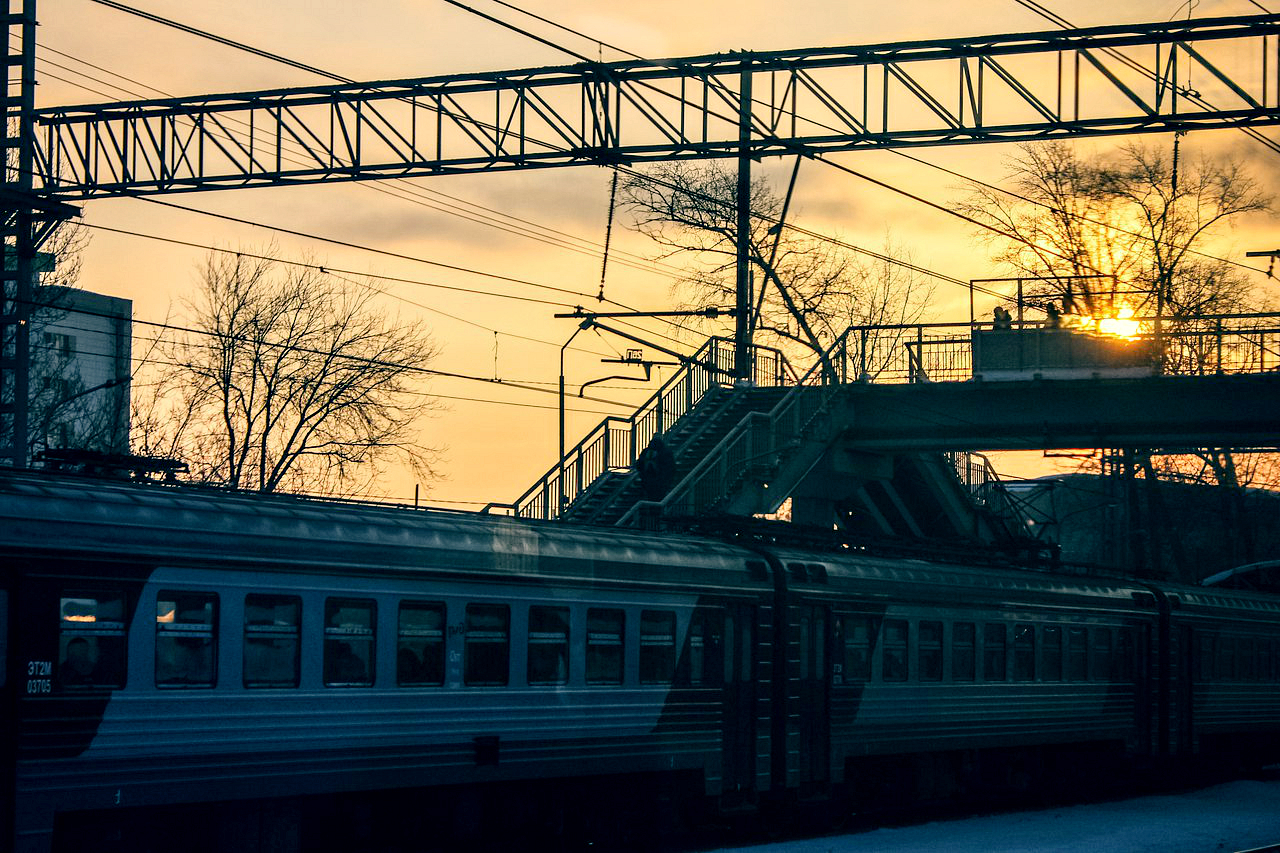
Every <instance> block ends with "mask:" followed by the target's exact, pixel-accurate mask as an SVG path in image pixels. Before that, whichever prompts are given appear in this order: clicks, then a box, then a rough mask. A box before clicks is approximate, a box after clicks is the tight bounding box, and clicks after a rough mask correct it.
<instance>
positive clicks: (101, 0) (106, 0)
mask: <svg viewBox="0 0 1280 853" xmlns="http://www.w3.org/2000/svg"><path fill="white" fill-rule="evenodd" d="M91 2H94V3H97V4H99V5H102V6H106V7H108V8H111V9H116V10H118V11H120V12H127V13H128V14H130V15H136V16H138V17H139V18H145V19H146V20H148V21H152V22H154V23H157V24H163V25H164V26H166V27H172V28H173V29H175V30H182V31H183V32H184V33H190V34H191V35H193V36H197V37H199V38H202V39H208V40H209V41H213V42H217V43H218V44H221V45H225V46H227V47H233V48H235V49H236V50H242V51H244V52H246V53H252V54H254V55H255V56H260V57H262V58H263V59H270V60H271V61H272V62H279V63H280V64H282V65H289V66H292V67H293V68H297V69H299V70H301V71H306V72H308V73H310V74H318V75H319V76H321V77H327V78H329V79H330V80H336V81H337V82H339V83H354V82H356V81H355V80H352V79H350V78H349V77H343V76H342V75H340V74H334V73H332V72H330V71H325V70H324V69H323V68H316V67H315V66H314V65H307V64H306V63H305V62H298V61H297V60H295V59H289V58H288V57H285V56H281V55H280V54H278V53H273V52H271V51H269V50H262V49H261V48H257V47H252V46H250V45H247V44H245V43H244V42H242V41H236V40H235V39H229V38H226V37H225V36H220V35H217V34H215V33H211V32H209V31H207V30H202V29H199V28H197V27H193V26H191V25H189V24H183V23H181V22H179V21H175V20H173V19H171V18H162V17H161V16H159V15H156V14H153V13H151V12H146V11H143V10H142V9H136V8H134V7H133V6H126V5H125V4H124V3H117V2H116V0H91Z"/></svg>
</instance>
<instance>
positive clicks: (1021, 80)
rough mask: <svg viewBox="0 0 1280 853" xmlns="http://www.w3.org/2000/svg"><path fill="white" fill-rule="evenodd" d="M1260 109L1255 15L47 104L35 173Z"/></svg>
mask: <svg viewBox="0 0 1280 853" xmlns="http://www.w3.org/2000/svg"><path fill="white" fill-rule="evenodd" d="M1122 48H1129V49H1130V51H1129V53H1128V54H1127V55H1120V54H1118V53H1117V51H1119V50H1120V49H1122ZM1139 54H1140V55H1139ZM1188 80H1191V81H1192V83H1193V84H1194V86H1195V88H1194V89H1193V88H1192V87H1191V86H1190V85H1188V83H1187V81H1188ZM744 81H747V82H746V83H744ZM748 83H749V85H747V84H748ZM744 89H745V90H746V91H749V92H750V93H751V94H750V95H749V96H748V98H747V100H748V102H749V103H748V104H747V105H746V108H745V109H742V107H743V103H742V102H743V100H744V99H743V98H742V95H741V92H742V91H744ZM1278 94H1280V16H1276V15H1258V16H1248V17H1232V18H1205V19H1200V20H1190V21H1171V22H1165V23H1156V24H1139V25H1126V26H1110V27H1095V28H1091V29H1082V30H1059V31H1052V32H1038V33H1019V34H1011V35H997V36H990V37H983V38H965V39H940V40H932V41H919V42H903V43H897V44H883V45H869V46H863V47H847V48H826V49H817V50H791V51H775V52H768V53H756V52H749V53H729V54H715V55H711V56H697V57H686V58H679V59H667V60H656V61H629V62H617V63H583V64H579V65H573V66H561V67H551V68H538V69H527V70H521V71H507V72H495V73H489V74H472V75H451V76H443V77H430V78H422V79H414V80H393V81H385V82H378V83H365V84H342V85H329V86H316V87H309V88H300V89H279V90H273V91H263V92H251V93H240V94H227V95H204V96H197V97H190V98H171V99H162V100H149V101H134V102H126V103H115V104H100V105H90V106H79V107H57V108H52V109H44V110H40V111H38V113H37V115H36V122H37V130H38V140H37V144H36V158H37V171H38V173H39V179H40V182H41V184H42V186H41V191H42V192H44V193H47V194H51V195H57V196H60V197H63V198H89V197H97V196H119V195H129V194H138V193H158V192H181V191H195V190H212V189H224V188H232V187H247V186H260V185H267V184H296V183H314V182H323V181H350V180H374V179H379V178H397V177H407V176H416V175H432V174H443V173H457V172H481V171H494V170H504V169H520V168H536V167H556V166H572V165H580V164H609V163H616V162H628V163H637V162H647V161H657V160H672V159H691V158H711V157H738V156H740V155H741V154H742V153H743V152H742V147H743V145H744V144H746V145H747V146H748V147H749V154H750V156H752V157H759V156H769V155H777V154H787V153H796V152H815V153H816V152H831V151H848V150H855V149H859V148H896V147H910V146H925V145H949V144H957V143H980V142H996V141H1017V140H1033V139H1044V138H1050V137H1060V136H1084V135H1112V134H1131V133H1146V132H1157V131H1185V130H1193V129H1198V128H1222V127H1253V126H1265V125H1273V124H1276V123H1280V105H1278V103H1277V102H1278V101H1280V97H1278ZM741 116H747V117H749V119H748V120H749V127H748V128H745V132H743V131H744V128H743V127H742V122H741V118H740V117H741ZM744 138H745V140H746V142H745V143H744V141H743V140H744Z"/></svg>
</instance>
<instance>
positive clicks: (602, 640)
mask: <svg viewBox="0 0 1280 853" xmlns="http://www.w3.org/2000/svg"><path fill="white" fill-rule="evenodd" d="M625 625H626V614H625V613H623V612H622V611H621V610H604V609H599V608H594V607H593V608H591V609H589V610H587V683H588V684H621V683H622V649H623V645H622V640H623V636H624V635H623V629H624V627H625Z"/></svg>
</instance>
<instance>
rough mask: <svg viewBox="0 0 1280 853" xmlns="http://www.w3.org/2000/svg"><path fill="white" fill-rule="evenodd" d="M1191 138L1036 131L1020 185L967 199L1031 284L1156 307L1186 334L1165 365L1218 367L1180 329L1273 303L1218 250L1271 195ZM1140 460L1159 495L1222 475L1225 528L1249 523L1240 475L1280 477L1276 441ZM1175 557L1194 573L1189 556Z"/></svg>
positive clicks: (1250, 482) (1153, 311) (1098, 305)
mask: <svg viewBox="0 0 1280 853" xmlns="http://www.w3.org/2000/svg"><path fill="white" fill-rule="evenodd" d="M1181 147H1182V146H1181V145H1178V146H1177V147H1159V146H1157V145H1154V144H1138V143H1131V144H1127V145H1123V146H1121V147H1120V148H1119V149H1117V150H1116V151H1115V152H1114V153H1112V154H1111V155H1109V156H1105V157H1100V158H1097V159H1086V158H1084V157H1081V156H1080V155H1079V154H1078V153H1077V150H1076V149H1075V148H1073V147H1071V146H1069V145H1067V144H1065V143H1062V142H1047V143H1031V144H1028V145H1024V146H1022V147H1021V150H1020V153H1019V154H1018V155H1017V156H1016V157H1014V158H1013V159H1011V161H1010V166H1011V176H1010V183H1011V190H1012V191H1011V192H1010V193H1007V194H1006V193H1002V192H999V191H997V190H994V189H991V188H979V189H977V190H974V191H972V192H971V194H970V195H969V196H968V198H967V199H965V200H964V201H963V202H962V204H961V205H959V207H960V209H961V211H962V212H964V213H966V214H967V215H969V216H971V217H973V218H975V219H978V220H980V221H982V222H985V223H987V224H988V225H989V226H990V229H991V230H987V231H982V232H980V237H981V238H982V239H984V240H986V241H987V242H988V244H989V245H990V247H991V250H992V257H993V258H994V259H995V260H996V261H999V262H1001V263H1003V264H1005V265H1006V266H1007V267H1008V268H1010V269H1012V270H1013V271H1015V272H1016V273H1017V274H1020V275H1025V276H1028V277H1030V278H1036V277H1039V278H1041V279H1042V280H1041V282H1040V284H1039V287H1038V291H1037V288H1035V287H1033V288H1031V292H1032V293H1033V294H1035V295H1038V296H1041V297H1043V298H1044V299H1046V300H1053V301H1057V300H1060V299H1061V300H1063V301H1064V302H1070V303H1071V304H1072V305H1073V306H1074V309H1075V311H1076V312H1077V313H1080V314H1087V315H1091V316H1092V317H1094V318H1097V317H1102V316H1106V315H1107V314H1108V313H1111V312H1114V311H1116V310H1117V309H1119V308H1121V307H1128V308H1130V309H1132V310H1133V311H1134V312H1135V313H1136V314H1138V315H1147V316H1159V317H1160V318H1161V324H1162V329H1163V331H1164V332H1166V333H1173V334H1172V335H1169V334H1166V335H1165V339H1166V341H1168V340H1170V339H1171V338H1172V339H1173V340H1176V341H1177V345H1171V346H1166V347H1165V350H1164V352H1163V353H1162V358H1163V369H1164V371H1165V372H1167V373H1200V372H1213V371H1215V370H1216V369H1217V364H1216V361H1215V359H1216V358H1217V355H1216V353H1215V347H1214V346H1213V342H1212V339H1211V336H1206V337H1205V338H1204V339H1203V341H1204V342H1203V345H1199V346H1198V345H1197V343H1196V341H1197V338H1196V337H1195V336H1193V335H1185V336H1178V334H1177V333H1178V332H1179V331H1189V330H1193V329H1195V328H1196V325H1195V324H1196V323H1197V318H1198V317H1202V316H1204V315H1214V314H1229V313H1247V312H1255V311H1260V310H1273V306H1270V305H1268V303H1267V301H1266V298H1265V295H1264V294H1262V293H1261V292H1259V290H1258V289H1257V288H1255V287H1254V286H1253V285H1252V284H1251V282H1250V280H1249V279H1248V278H1247V277H1246V274H1245V271H1244V270H1243V269H1242V267H1240V266H1239V265H1236V264H1233V263H1231V262H1230V261H1228V260H1225V259H1222V258H1218V257H1214V256H1213V254H1212V251H1211V250H1212V249H1214V248H1215V247H1217V246H1220V245H1221V243H1222V240H1223V238H1224V237H1225V235H1226V232H1227V231H1228V230H1229V229H1230V228H1231V227H1232V226H1233V225H1234V224H1235V223H1236V222H1237V221H1238V220H1240V219H1241V218H1243V217H1246V216H1248V215H1250V214H1255V213H1261V212H1266V211H1268V210H1270V209H1271V204H1272V200H1271V198H1270V197H1269V196H1268V195H1267V194H1266V193H1265V192H1263V190H1262V189H1261V188H1260V187H1259V185H1258V183H1257V182H1256V181H1255V180H1254V179H1253V178H1252V177H1251V176H1250V175H1249V174H1248V173H1247V172H1246V171H1245V170H1244V168H1243V167H1242V166H1241V165H1240V164H1239V163H1237V162H1234V161H1230V160H1214V159H1210V158H1207V157H1204V156H1194V157H1181V158H1180V157H1179V151H1178V149H1179V148H1181ZM1055 276H1058V277H1062V278H1054V277H1055ZM1134 461H1135V463H1136V466H1137V469H1138V471H1139V472H1140V473H1141V476H1142V478H1143V479H1145V480H1146V481H1147V482H1148V486H1149V487H1150V495H1151V498H1150V500H1152V501H1158V500H1160V499H1161V497H1160V493H1159V491H1158V490H1156V489H1154V483H1155V482H1156V481H1157V480H1166V481H1182V482H1195V483H1207V484H1217V485H1221V486H1224V487H1226V489H1225V490H1224V491H1223V493H1222V498H1223V505H1224V512H1223V519H1224V523H1225V524H1226V527H1225V530H1226V531H1227V533H1228V536H1229V537H1230V536H1234V535H1235V534H1236V533H1237V532H1240V530H1241V528H1240V526H1239V525H1237V524H1234V523H1232V522H1231V520H1232V519H1238V518H1240V517H1242V511H1241V509H1240V508H1241V507H1242V506H1243V502H1244V499H1245V496H1244V490H1243V487H1245V486H1267V487H1275V486H1276V485H1278V484H1280V464H1277V458H1276V455H1275V454H1271V453H1266V454H1259V453H1239V452H1235V451H1234V450H1233V449H1231V448H1223V447H1209V448H1200V449H1199V450H1198V451H1197V452H1195V453H1187V454H1177V455H1165V456H1153V455H1151V454H1137V455H1136V456H1135V457H1134ZM1153 523H1155V522H1153ZM1172 539H1173V541H1175V542H1176V537H1172ZM1174 550H1175V553H1174V556H1175V557H1178V552H1177V550H1176V548H1175V549H1174ZM1149 558H1150V557H1149ZM1151 559H1156V560H1158V559H1159V557H1158V556H1157V557H1154V558H1151ZM1175 562H1177V563H1179V566H1178V570H1179V572H1180V573H1181V574H1182V575H1183V576H1184V577H1185V578H1192V577H1193V575H1194V571H1193V567H1189V566H1184V565H1181V562H1182V561H1181V559H1175Z"/></svg>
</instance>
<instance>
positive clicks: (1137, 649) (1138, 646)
mask: <svg viewBox="0 0 1280 853" xmlns="http://www.w3.org/2000/svg"><path fill="white" fill-rule="evenodd" d="M1151 627H1152V626H1151V625H1150V624H1149V623H1138V624H1135V625H1134V626H1133V627H1131V628H1126V629H1125V631H1127V632H1129V633H1128V634H1121V637H1122V638H1123V637H1125V636H1129V637H1132V641H1131V643H1130V644H1129V648H1127V649H1123V650H1122V652H1123V653H1124V654H1126V655H1127V656H1128V657H1127V664H1126V665H1127V666H1128V667H1129V670H1130V672H1131V673H1132V675H1133V684H1134V691H1135V692H1134V697H1135V700H1134V704H1135V706H1136V708H1135V719H1134V732H1135V741H1136V742H1135V743H1134V747H1133V751H1134V752H1135V753H1136V754H1137V755H1151V754H1152V753H1153V751H1154V747H1153V743H1152V740H1151V733H1152V729H1153V727H1155V725H1156V717H1157V715H1158V714H1159V713H1160V711H1159V705H1158V703H1156V702H1155V696H1156V694H1157V691H1156V689H1155V685H1153V684H1152V671H1151Z"/></svg>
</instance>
